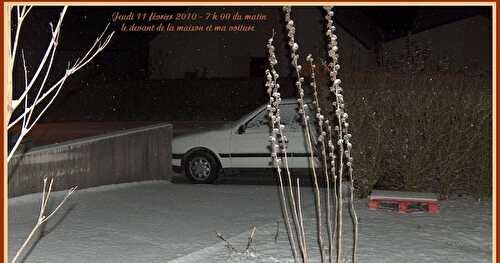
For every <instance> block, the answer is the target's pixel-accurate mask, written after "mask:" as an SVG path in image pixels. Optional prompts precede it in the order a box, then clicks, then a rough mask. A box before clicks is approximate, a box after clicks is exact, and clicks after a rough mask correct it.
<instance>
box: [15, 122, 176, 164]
mask: <svg viewBox="0 0 500 263" xmlns="http://www.w3.org/2000/svg"><path fill="white" fill-rule="evenodd" d="M163 127H173V126H172V124H171V123H160V124H153V125H148V126H144V127H139V128H132V129H126V130H120V131H114V132H109V133H105V134H101V135H96V136H91V137H85V138H80V139H74V140H69V141H65V142H62V143H56V144H49V145H44V146H39V147H33V148H31V149H30V150H28V151H27V152H24V153H16V154H14V156H13V158H16V157H20V156H26V155H30V154H34V153H39V152H43V151H50V150H54V149H57V148H63V147H68V146H76V145H80V144H84V143H90V142H95V141H100V140H106V139H109V138H112V137H120V136H125V135H130V134H133V133H139V132H144V131H148V130H153V129H158V128H163Z"/></svg>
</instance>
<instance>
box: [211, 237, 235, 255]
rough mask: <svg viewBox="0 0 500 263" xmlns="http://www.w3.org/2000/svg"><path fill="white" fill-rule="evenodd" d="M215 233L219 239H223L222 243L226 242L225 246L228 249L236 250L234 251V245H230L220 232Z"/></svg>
mask: <svg viewBox="0 0 500 263" xmlns="http://www.w3.org/2000/svg"><path fill="white" fill-rule="evenodd" d="M215 234H216V235H217V237H218V238H219V239H220V240H222V241H224V243H226V247H227V248H228V249H229V250H231V251H235V252H236V251H238V250H237V249H236V248H234V247H233V245H231V243H229V241H228V240H227V239H225V238H224V237H223V236H222V234H221V233H219V232H215Z"/></svg>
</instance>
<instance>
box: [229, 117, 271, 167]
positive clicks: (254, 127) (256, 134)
mask: <svg viewBox="0 0 500 263" xmlns="http://www.w3.org/2000/svg"><path fill="white" fill-rule="evenodd" d="M242 125H243V126H244V128H242V129H240V132H238V130H233V134H232V136H231V167H233V168H269V167H272V163H271V148H270V145H271V144H270V141H269V136H270V134H271V127H270V125H269V118H268V116H267V110H266V109H265V108H263V109H262V110H261V111H260V112H259V113H257V114H256V115H255V116H254V117H253V118H252V119H250V120H248V121H247V122H246V123H244V124H242ZM238 128H239V127H238Z"/></svg>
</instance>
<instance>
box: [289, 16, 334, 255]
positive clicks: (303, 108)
mask: <svg viewBox="0 0 500 263" xmlns="http://www.w3.org/2000/svg"><path fill="white" fill-rule="evenodd" d="M283 11H284V12H285V22H286V23H287V25H286V28H287V32H288V39H289V41H288V45H289V46H290V56H291V58H292V66H293V67H294V68H295V75H296V77H297V81H296V82H295V85H296V87H297V93H298V97H299V98H298V99H297V102H298V103H299V113H300V114H301V115H302V120H303V122H304V131H305V137H306V142H307V148H308V150H309V153H310V156H309V165H310V167H311V171H312V174H313V184H314V195H315V205H316V216H317V223H318V224H317V229H318V243H319V251H320V254H321V262H323V261H324V260H325V253H324V247H323V231H322V229H323V224H322V215H321V210H322V208H321V196H320V191H319V185H318V177H317V174H316V168H315V160H314V150H313V146H312V139H311V131H310V127H309V116H307V108H308V106H307V104H305V101H304V89H303V88H302V83H303V82H304V78H303V77H302V76H301V70H302V66H301V65H299V62H298V60H299V54H298V52H297V51H298V49H299V44H298V43H297V42H296V41H295V30H296V29H295V25H294V22H293V20H292V17H291V12H292V8H291V7H283Z"/></svg>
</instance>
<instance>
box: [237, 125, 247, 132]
mask: <svg viewBox="0 0 500 263" xmlns="http://www.w3.org/2000/svg"><path fill="white" fill-rule="evenodd" d="M246 129H247V126H246V125H245V124H243V125H241V126H240V127H239V128H238V134H243V133H245V130H246Z"/></svg>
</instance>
